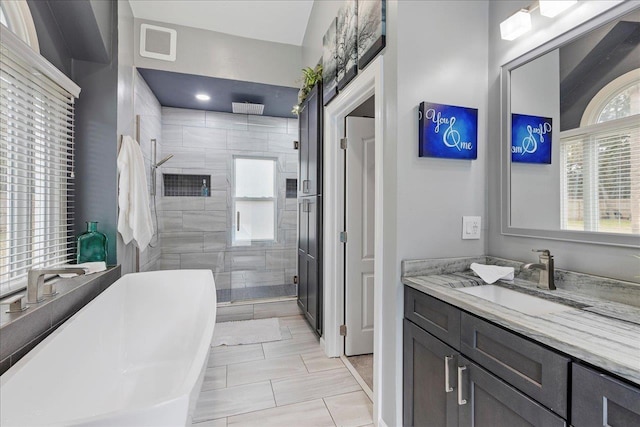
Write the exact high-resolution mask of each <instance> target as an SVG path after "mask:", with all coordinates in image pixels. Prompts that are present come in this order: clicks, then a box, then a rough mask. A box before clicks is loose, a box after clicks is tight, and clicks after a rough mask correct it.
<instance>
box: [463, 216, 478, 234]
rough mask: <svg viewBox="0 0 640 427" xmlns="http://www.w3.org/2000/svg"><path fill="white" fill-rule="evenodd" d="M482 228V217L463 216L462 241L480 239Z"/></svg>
mask: <svg viewBox="0 0 640 427" xmlns="http://www.w3.org/2000/svg"><path fill="white" fill-rule="evenodd" d="M481 226H482V217H479V216H463V217H462V239H463V240H467V239H479V238H480V230H481V228H482V227H481Z"/></svg>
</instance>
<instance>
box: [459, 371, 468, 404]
mask: <svg viewBox="0 0 640 427" xmlns="http://www.w3.org/2000/svg"><path fill="white" fill-rule="evenodd" d="M466 370H467V367H466V366H458V405H459V406H462V405H466V404H467V399H463V398H462V373H463V372H464V371H466Z"/></svg>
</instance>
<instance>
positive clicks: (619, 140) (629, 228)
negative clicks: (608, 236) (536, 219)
mask: <svg viewBox="0 0 640 427" xmlns="http://www.w3.org/2000/svg"><path fill="white" fill-rule="evenodd" d="M580 128H581V130H582V132H579V133H578V134H575V133H573V134H572V135H571V136H568V137H562V135H561V141H560V143H561V159H562V174H561V176H562V181H563V182H562V218H561V224H562V229H564V230H584V231H599V232H605V233H607V232H608V233H622V234H639V233H640V68H638V69H635V70H632V71H630V72H628V73H626V74H624V75H622V76H620V77H618V78H616V79H614V80H613V81H612V82H610V83H609V84H607V85H606V86H605V87H604V88H602V89H601V90H600V91H599V92H598V93H597V94H596V95H595V96H594V97H593V99H592V100H591V102H589V105H588V106H587V108H586V109H585V112H584V114H583V116H582V120H581V123H580Z"/></svg>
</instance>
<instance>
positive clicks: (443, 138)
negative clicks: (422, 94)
mask: <svg viewBox="0 0 640 427" xmlns="http://www.w3.org/2000/svg"><path fill="white" fill-rule="evenodd" d="M418 117H419V130H418V133H419V137H418V139H419V149H418V154H419V156H420V157H441V158H447V159H466V160H473V159H477V158H478V110H477V109H476V108H467V107H457V106H454V105H444V104H434V103H431V102H423V103H421V104H420V107H419V113H418Z"/></svg>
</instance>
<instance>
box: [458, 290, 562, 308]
mask: <svg viewBox="0 0 640 427" xmlns="http://www.w3.org/2000/svg"><path fill="white" fill-rule="evenodd" d="M458 290H459V291H460V292H464V293H465V294H469V295H475V296H477V297H478V298H482V299H486V300H488V301H491V302H493V303H495V304H498V305H501V306H503V307H507V308H510V309H512V310H516V311H519V312H521V313H525V314H532V315H539V314H548V313H558V312H560V311H566V310H573V307H569V306H567V305H563V304H558V303H555V302H551V301H547V300H546V299H542V298H538V297H534V296H531V295H527V294H523V293H520V292H517V291H512V290H511V289H506V288H503V287H501V286H496V285H482V286H472V287H470V288H463V289H458Z"/></svg>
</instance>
